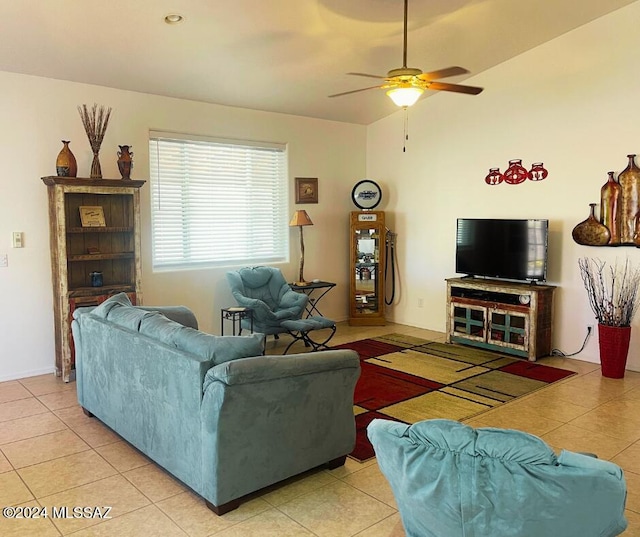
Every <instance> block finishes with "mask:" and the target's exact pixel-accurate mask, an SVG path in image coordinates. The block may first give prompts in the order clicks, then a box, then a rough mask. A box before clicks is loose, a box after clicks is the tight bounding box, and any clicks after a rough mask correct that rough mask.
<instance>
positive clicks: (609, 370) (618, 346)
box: [598, 324, 631, 379]
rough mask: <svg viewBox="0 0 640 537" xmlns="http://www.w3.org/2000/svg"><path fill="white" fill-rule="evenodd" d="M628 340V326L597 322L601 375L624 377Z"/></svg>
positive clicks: (629, 337) (615, 377) (629, 329)
mask: <svg viewBox="0 0 640 537" xmlns="http://www.w3.org/2000/svg"><path fill="white" fill-rule="evenodd" d="M630 341H631V327H630V326H607V325H604V324H598V346H599V349H600V369H601V371H602V376H603V377H608V378H612V379H621V378H623V377H624V371H625V369H626V367H627V355H628V354H629V342H630Z"/></svg>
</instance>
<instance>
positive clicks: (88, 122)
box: [78, 104, 111, 179]
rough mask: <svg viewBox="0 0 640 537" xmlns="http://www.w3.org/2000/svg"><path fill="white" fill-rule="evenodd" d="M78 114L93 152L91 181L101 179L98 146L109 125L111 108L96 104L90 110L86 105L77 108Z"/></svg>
mask: <svg viewBox="0 0 640 537" xmlns="http://www.w3.org/2000/svg"><path fill="white" fill-rule="evenodd" d="M78 112H80V118H81V119H82V124H83V125H84V130H85V132H86V133H87V137H88V138H89V143H90V144H91V150H92V151H93V162H92V163H91V175H90V176H89V177H91V178H92V179H102V168H101V167H100V160H99V159H98V153H99V152H100V146H101V145H102V140H103V139H104V133H105V132H106V130H107V125H108V124H109V116H111V108H105V107H104V106H102V105H100V108H98V105H97V104H94V105H93V106H92V107H91V110H89V109H88V108H87V105H86V104H83V105H82V106H78Z"/></svg>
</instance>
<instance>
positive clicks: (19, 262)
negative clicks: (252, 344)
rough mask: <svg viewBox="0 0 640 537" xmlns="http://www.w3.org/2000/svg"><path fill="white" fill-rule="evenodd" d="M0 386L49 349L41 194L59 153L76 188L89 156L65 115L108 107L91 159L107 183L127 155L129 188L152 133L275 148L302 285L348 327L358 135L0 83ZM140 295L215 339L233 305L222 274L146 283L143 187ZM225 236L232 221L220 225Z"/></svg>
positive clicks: (38, 366)
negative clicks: (71, 166) (18, 245)
mask: <svg viewBox="0 0 640 537" xmlns="http://www.w3.org/2000/svg"><path fill="white" fill-rule="evenodd" d="M0 87H1V88H2V99H0V117H1V118H2V123H1V124H0V162H2V163H3V169H4V173H3V174H2V177H1V178H0V255H1V254H5V253H6V254H8V258H9V266H8V267H7V268H0V296H2V301H0V342H1V343H0V381H2V380H8V379H11V378H19V377H23V376H29V375H34V374H40V373H45V372H50V371H53V365H54V340H53V310H52V302H53V300H52V285H51V276H50V256H49V226H48V214H47V196H46V187H45V186H44V184H43V183H42V181H41V180H40V177H42V176H46V175H55V160H56V156H57V154H58V152H59V151H60V148H61V147H62V144H61V143H60V140H62V139H65V140H71V144H70V147H71V149H72V151H73V152H74V154H75V156H76V158H77V160H78V176H80V177H87V176H88V175H89V169H90V166H91V157H92V155H91V151H90V147H89V143H88V141H87V137H86V134H85V132H84V130H83V127H82V123H81V120H80V116H79V114H78V112H77V109H76V107H77V106H78V105H80V104H88V105H92V104H93V103H98V104H103V105H106V106H111V107H112V108H113V112H112V116H111V120H110V122H109V126H108V128H107V131H106V136H105V140H104V142H103V145H102V149H101V152H100V162H101V164H102V171H103V176H104V177H105V178H118V177H120V175H119V174H118V171H117V165H116V160H117V155H116V152H117V150H118V147H117V146H118V145H123V144H128V145H132V146H133V152H134V163H135V167H134V171H133V173H132V177H133V178H134V179H146V178H148V168H149V166H148V131H149V130H150V129H159V130H166V131H175V132H184V133H192V134H201V135H211V136H219V137H228V138H239V139H251V140H261V141H274V142H286V143H287V144H288V153H289V177H290V179H289V182H290V212H291V213H293V211H294V210H295V209H296V208H303V209H306V210H307V212H308V213H309V215H310V216H311V219H312V220H313V222H314V224H315V225H314V226H313V227H310V228H306V230H305V250H306V256H305V257H306V260H305V261H306V262H305V277H306V279H308V280H309V279H312V278H316V277H317V278H322V279H325V280H330V281H334V282H337V283H338V285H339V287H337V288H336V289H334V290H333V292H332V293H330V294H328V295H327V296H326V297H325V299H323V304H322V305H323V308H322V311H323V313H324V314H326V315H327V316H330V317H332V318H334V319H336V320H343V319H345V318H346V316H347V297H346V294H347V282H348V280H347V273H348V271H347V268H348V213H349V211H350V210H351V209H352V204H351V201H350V194H351V189H352V187H353V185H354V184H355V183H356V182H357V181H358V180H360V179H362V177H363V176H364V170H365V147H366V129H365V127H363V126H359V125H349V124H345V123H337V122H330V121H321V120H315V119H309V118H301V117H296V116H290V115H283V114H273V113H267V112H258V111H252V110H245V109H238V108H230V107H223V106H216V105H207V104H203V103H197V102H192V101H184V100H178V99H169V98H163V97H157V96H152V95H146V94H141V93H135V92H126V91H119V90H114V89H109V88H103V87H97V86H90V85H85V84H77V83H72V82H63V81H58V80H51V79H46V78H38V77H31V76H23V75H16V74H12V73H3V72H0ZM296 176H297V177H318V179H319V203H318V204H317V205H316V204H307V205H299V206H296V205H295V203H294V202H295V196H294V190H293V183H294V177H296ZM141 193H142V224H143V236H142V250H143V251H142V254H143V275H142V282H143V285H142V287H143V295H144V303H145V304H148V305H169V304H184V305H187V306H189V307H190V308H191V309H193V311H194V312H195V313H196V316H197V317H198V320H199V322H200V326H201V328H202V329H203V330H205V331H207V332H210V333H219V331H220V308H221V307H224V306H229V305H233V300H232V298H231V294H230V293H229V290H228V287H227V284H226V280H225V278H224V273H225V272H226V270H227V269H226V268H225V269H218V270H197V271H184V272H179V273H175V272H174V273H160V274H154V273H153V271H152V268H151V244H150V241H151V228H150V210H149V185H148V184H147V185H145V186H144V187H143V188H142V192H141ZM229 225H230V226H232V225H233V222H229ZM12 231H23V232H24V234H25V235H24V236H25V248H24V249H12V248H11V232H12ZM290 237H291V246H290V253H291V260H290V262H288V263H284V264H282V265H280V268H282V270H283V273H284V274H285V276H286V277H287V278H288V279H290V280H293V279H294V278H295V277H297V267H298V259H299V239H298V237H299V235H298V229H297V228H292V229H291V230H290Z"/></svg>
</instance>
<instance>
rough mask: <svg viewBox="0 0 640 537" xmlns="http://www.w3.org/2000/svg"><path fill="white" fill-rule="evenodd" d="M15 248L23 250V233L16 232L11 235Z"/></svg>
mask: <svg viewBox="0 0 640 537" xmlns="http://www.w3.org/2000/svg"><path fill="white" fill-rule="evenodd" d="M11 238H12V244H13V247H14V248H22V247H23V246H24V238H23V234H22V231H14V232H13V233H12V235H11Z"/></svg>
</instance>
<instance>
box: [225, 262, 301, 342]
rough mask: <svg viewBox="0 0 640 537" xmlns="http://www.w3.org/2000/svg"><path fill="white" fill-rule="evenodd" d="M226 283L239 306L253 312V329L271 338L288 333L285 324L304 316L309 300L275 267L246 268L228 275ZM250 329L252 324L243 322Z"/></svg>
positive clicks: (243, 325) (246, 321)
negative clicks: (295, 289)
mask: <svg viewBox="0 0 640 537" xmlns="http://www.w3.org/2000/svg"><path fill="white" fill-rule="evenodd" d="M227 282H229V286H230V287H231V293H232V294H233V297H234V298H235V300H236V302H237V303H238V306H242V307H245V308H251V309H252V310H253V329H254V331H256V332H261V333H263V334H268V335H277V334H281V333H284V332H287V331H288V330H287V329H286V328H284V327H283V326H282V322H283V321H289V320H296V319H300V318H301V317H302V313H303V312H304V311H305V306H306V305H307V301H308V300H309V297H308V296H307V295H305V294H304V293H296V292H295V291H293V290H292V289H291V287H290V286H289V284H288V283H287V282H286V280H285V279H284V276H283V275H282V272H281V271H280V269H277V268H274V267H246V268H242V269H240V270H232V271H229V272H227ZM242 327H243V328H249V321H248V320H243V321H242Z"/></svg>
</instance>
